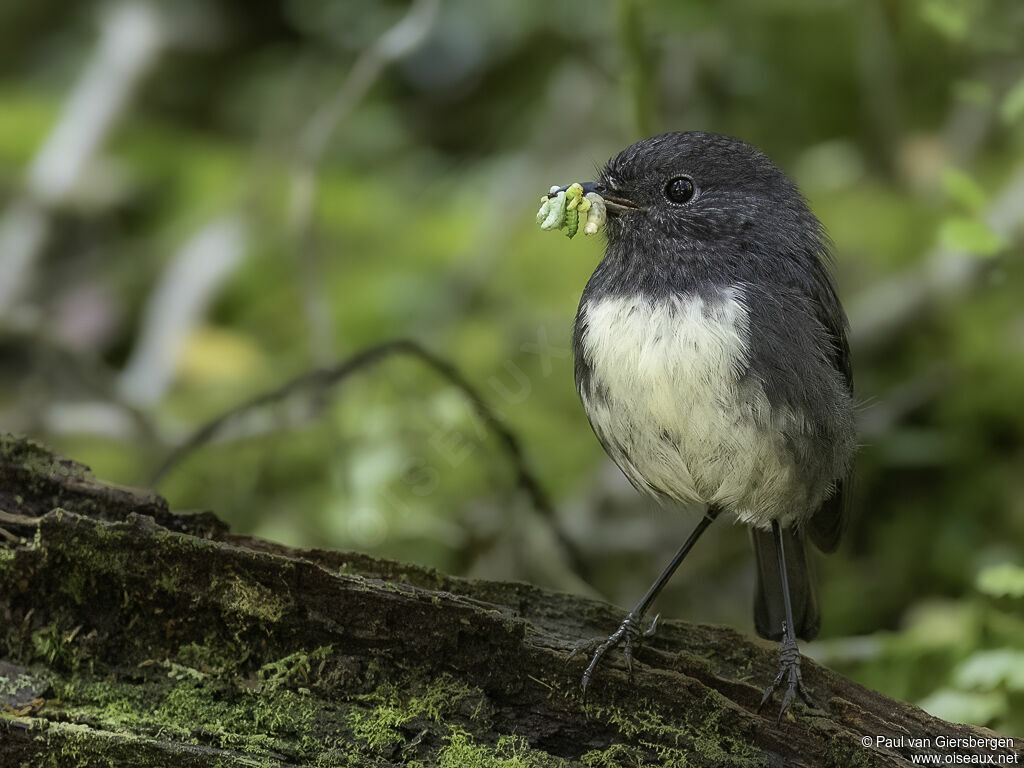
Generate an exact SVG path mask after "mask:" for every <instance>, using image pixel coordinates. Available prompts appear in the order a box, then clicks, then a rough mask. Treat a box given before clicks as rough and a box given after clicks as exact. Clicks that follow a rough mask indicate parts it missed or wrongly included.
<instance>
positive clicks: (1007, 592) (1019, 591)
mask: <svg viewBox="0 0 1024 768" xmlns="http://www.w3.org/2000/svg"><path fill="white" fill-rule="evenodd" d="M976 585H977V587H978V591H979V592H982V593H984V594H986V595H992V596H993V597H1024V568H1022V567H1020V566H1019V565H1015V564H1014V563H1002V564H1000V565H990V566H989V567H988V568H985V569H984V570H982V572H981V573H979V574H978V580H977V582H976Z"/></svg>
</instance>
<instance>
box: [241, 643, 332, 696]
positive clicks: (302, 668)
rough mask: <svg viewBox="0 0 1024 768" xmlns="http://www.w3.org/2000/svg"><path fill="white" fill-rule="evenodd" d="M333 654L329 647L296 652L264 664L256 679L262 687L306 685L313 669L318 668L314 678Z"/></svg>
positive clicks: (311, 677) (320, 672)
mask: <svg viewBox="0 0 1024 768" xmlns="http://www.w3.org/2000/svg"><path fill="white" fill-rule="evenodd" d="M333 652H334V647H333V646H330V645H325V646H321V647H320V648H316V649H315V650H312V651H308V652H307V651H296V652H295V653H292V654H289V655H288V656H285V657H284V658H283V659H279V660H278V661H272V662H270V663H268V664H264V665H263V666H262V667H260V670H259V672H257V677H258V678H259V679H260V681H261V682H262V683H263V684H264V686H270V687H273V686H277V685H285V684H292V685H294V684H298V683H308V682H310V681H311V680H312V679H313V667H314V665H316V666H317V667H318V669H317V672H316V677H319V676H320V675H321V674H322V672H323V665H324V664H325V663H326V661H327V660H328V659H329V658H330V656H331V654H332V653H333Z"/></svg>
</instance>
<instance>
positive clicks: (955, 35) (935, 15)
mask: <svg viewBox="0 0 1024 768" xmlns="http://www.w3.org/2000/svg"><path fill="white" fill-rule="evenodd" d="M921 18H922V19H923V20H924V21H925V22H926V23H928V24H930V25H931V26H932V28H934V29H935V30H936V31H937V32H939V34H941V35H944V36H945V37H946V38H948V39H949V40H955V41H960V40H963V39H964V37H965V36H966V35H967V28H968V26H969V22H970V8H969V6H968V5H967V4H966V3H964V2H959V1H958V0H927V1H926V2H925V3H924V4H923V5H922V6H921Z"/></svg>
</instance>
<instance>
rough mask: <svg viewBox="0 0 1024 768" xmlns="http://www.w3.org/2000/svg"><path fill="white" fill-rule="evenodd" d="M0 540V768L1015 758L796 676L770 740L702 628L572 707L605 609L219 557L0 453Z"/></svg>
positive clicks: (890, 705) (200, 531)
mask: <svg viewBox="0 0 1024 768" xmlns="http://www.w3.org/2000/svg"><path fill="white" fill-rule="evenodd" d="M0 527H3V528H4V529H5V530H7V531H8V533H9V536H8V537H7V540H6V541H5V542H2V548H0V623H2V626H0V659H2V661H0V705H2V706H3V711H2V713H0V768H7V767H8V766H11V767H12V768H14V767H15V766H17V767H18V768H20V767H21V766H27V765H48V766H165V765H166V766H175V768H185V767H187V766H197V767H199V766H202V767H204V768H206V767H208V766H209V767H211V768H212V766H221V767H228V766H299V765H303V766H305V765H312V766H363V765H366V766H391V765H422V766H446V767H447V766H488V767H496V766H507V767H508V768H513V767H516V768H527V767H533V766H538V767H539V766H636V765H673V766H684V765H685V766H716V767H718V766H794V767H798V766H837V767H838V766H842V767H843V768H846V767H847V766H906V765H911V760H912V759H913V756H914V755H918V754H925V753H935V754H939V755H945V754H953V753H955V754H956V755H958V756H959V758H960V759H959V761H958V762H960V763H964V762H975V763H977V762H982V761H983V760H984V759H985V758H986V756H990V755H995V756H996V758H995V760H996V762H999V760H1000V759H1002V760H1003V761H1004V763H1005V762H1006V761H1009V760H1012V758H1014V757H1015V756H1016V757H1017V759H1018V761H1019V759H1020V758H1019V756H1020V754H1021V752H1020V748H1021V745H1020V743H1019V742H1018V743H1016V744H1014V745H1011V746H1008V747H1007V746H998V745H994V743H993V740H994V739H998V738H999V737H998V736H997V735H996V734H993V733H992V732H990V731H987V730H985V729H982V728H976V727H973V726H967V725H958V724H952V723H947V722H944V721H941V720H938V719H936V718H934V717H931V716H930V715H928V714H926V713H925V712H923V711H922V710H920V709H918V708H916V707H914V706H911V705H908V704H904V703H900V702H897V701H894V700H892V699H889V698H886V697H885V696H882V695H881V694H878V693H875V692H873V691H870V690H867V689H865V688H863V687H862V686H860V685H857V684H856V683H853V682H851V681H849V680H847V679H845V678H843V677H841V676H839V675H837V674H835V673H833V672H831V671H829V670H828V669H825V668H824V667H821V666H819V665H817V664H815V663H813V662H812V661H810V660H805V662H804V665H803V671H804V678H805V681H806V682H807V683H808V685H809V687H810V689H811V691H812V693H813V695H814V696H815V698H816V700H817V701H818V702H819V703H820V704H821V705H822V706H823V707H824V709H825V711H823V712H815V711H813V710H810V709H807V708H804V707H802V705H797V706H796V707H794V713H793V714H794V717H792V718H786V719H784V720H783V721H782V722H781V723H777V722H776V718H775V712H776V709H775V708H774V707H772V708H771V709H770V710H767V708H766V712H765V713H764V714H763V715H762V714H758V713H757V705H758V703H759V700H760V697H761V688H762V686H763V684H764V683H765V682H766V681H767V680H770V679H771V677H772V676H773V675H774V674H775V671H776V668H777V660H776V648H775V647H774V645H771V644H767V643H763V642H761V641H759V640H754V639H750V638H747V637H744V636H742V635H741V634H739V633H737V632H735V631H734V630H732V629H729V628H726V627H718V626H707V625H695V624H686V623H683V622H678V621H665V622H662V623H661V624H660V625H659V629H658V633H657V634H656V635H655V636H654V637H652V638H650V639H648V640H647V641H646V642H645V643H644V645H643V646H642V647H641V648H640V649H639V651H638V652H637V654H636V660H635V664H634V674H633V676H632V679H630V676H629V675H628V674H627V672H626V670H625V667H624V664H623V662H622V659H621V655H620V654H617V653H613V654H611V655H610V656H609V658H608V660H607V661H606V662H605V664H604V665H603V666H602V668H601V669H600V671H599V673H598V675H597V677H596V678H595V681H594V683H593V684H592V686H591V690H590V692H589V695H588V699H587V701H586V702H584V701H583V700H582V697H581V693H580V686H579V682H580V676H581V672H582V668H583V665H584V664H585V661H584V659H583V658H582V657H577V658H574V659H572V660H571V661H568V662H567V661H566V657H567V655H568V654H569V652H570V650H571V649H572V648H573V647H574V646H576V645H577V644H578V643H579V642H580V641H581V640H584V639H587V638H590V637H592V636H598V635H602V634H607V633H608V632H609V631H611V630H612V629H614V628H615V627H616V626H617V625H618V622H619V621H620V620H621V617H622V611H621V610H620V609H618V608H615V607H613V606H610V605H607V604H603V603H600V602H596V601H594V600H590V599H586V598H582V597H578V596H575V595H570V594H562V593H556V592H551V591H547V590H543V589H539V588H537V587H533V586H530V585H528V584H521V583H503V582H494V581H479V580H469V579H462V578H456V577H452V576H446V575H444V574H441V573H438V572H437V571H434V570H431V569H428V568H421V567H418V566H414V565H409V564H405V563H399V562H393V561H389V560H382V559H377V558H373V557H369V556H367V555H362V554H358V553H352V552H333V551H324V550H298V549H290V548H287V547H284V546H280V545H277V544H274V543H272V542H269V541H264V540H260V539H255V538H251V537H247V536H240V535H234V534H231V533H230V532H229V531H228V529H227V527H226V526H225V525H224V524H223V523H221V522H220V521H219V520H217V518H216V517H215V516H214V515H213V514H212V513H201V514H182V513H175V512H172V511H171V510H169V509H168V507H167V504H166V502H164V500H163V499H161V498H160V497H158V496H155V495H152V494H146V493H140V492H137V491H132V490H128V489H123V488H117V487H114V486H110V485H107V484H104V483H101V482H99V481H97V480H95V479H94V478H93V477H92V476H91V475H90V473H89V471H88V470H87V469H86V468H85V467H83V466H82V465H80V464H77V463H75V462H72V461H69V460H67V459H64V458H61V457H59V456H55V455H53V454H52V453H50V452H49V451H47V450H45V449H44V448H42V447H41V446H39V445H37V444H35V443H32V442H30V441H25V440H19V439H15V438H10V437H4V438H0ZM939 738H947V739H962V740H964V741H963V742H960V743H958V745H957V746H956V747H955V748H948V749H944V748H941V747H939V746H937V745H936V740H937V739H939ZM879 739H883V740H888V741H881V742H879V741H878V740H879ZM920 739H928V740H930V742H929V743H926V742H923V741H915V740H920ZM866 743H868V744H870V746H865V744H866ZM1002 755H1005V756H1007V757H1004V758H1000V757H999V756H1002Z"/></svg>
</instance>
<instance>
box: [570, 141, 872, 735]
mask: <svg viewBox="0 0 1024 768" xmlns="http://www.w3.org/2000/svg"><path fill="white" fill-rule="evenodd" d="M582 186H583V189H584V193H592V192H594V193H597V194H598V195H600V196H601V197H602V198H603V200H604V202H605V205H606V207H607V214H608V219H607V224H606V227H605V235H606V241H607V242H606V248H605V253H604V257H603V258H602V259H601V261H600V262H599V264H598V265H597V267H596V269H595V270H594V272H593V275H592V276H591V277H590V279H589V281H588V282H587V284H586V288H585V289H584V291H583V294H582V296H581V298H580V303H579V309H578V311H577V314H576V319H575V323H574V327H573V335H572V347H573V355H574V374H575V382H576V389H577V391H578V393H579V397H580V400H581V402H582V405H583V409H584V411H585V412H586V415H587V418H588V420H589V422H590V425H591V427H592V428H593V432H594V434H595V435H596V437H597V439H598V441H599V442H600V443H601V445H602V446H603V447H604V450H605V451H606V452H607V454H608V455H609V456H610V457H611V459H612V460H613V461H614V463H615V464H616V465H618V467H619V469H620V470H621V471H622V473H623V474H624V475H625V476H626V478H627V479H628V480H629V482H630V483H631V484H632V485H633V486H634V487H635V488H637V489H638V490H639V491H641V492H644V493H647V494H650V495H652V496H654V497H656V498H658V499H660V500H663V501H667V502H673V503H677V504H680V505H702V507H703V509H704V510H705V512H704V515H703V516H702V517H701V519H700V521H699V522H698V523H697V525H696V527H695V529H694V530H693V533H692V534H691V535H690V536H689V537H688V538H687V540H686V541H685V542H684V543H683V544H682V546H681V547H680V549H679V551H678V552H677V553H676V555H675V557H674V558H673V559H672V561H671V563H670V564H669V565H668V567H667V568H666V569H665V571H664V572H663V573H662V574H661V576H659V577H658V579H657V581H655V583H654V584H652V585H651V587H650V589H649V590H648V592H647V593H646V594H645V595H644V597H643V598H642V599H641V600H640V602H639V603H638V604H637V605H636V607H635V608H634V609H633V610H632V611H630V612H629V614H628V615H627V616H626V618H625V619H624V620H623V622H622V624H621V625H620V626H619V628H618V629H617V630H616V631H615V632H614V633H613V634H612V635H610V636H609V637H608V638H607V639H605V640H603V641H595V642H594V643H593V644H592V645H591V648H594V646H596V649H595V650H594V651H593V656H592V658H591V661H590V664H589V666H588V667H587V669H586V671H585V672H584V675H583V690H584V696H586V690H587V687H588V685H589V684H590V681H591V678H592V676H593V675H594V672H595V670H596V669H597V667H598V665H599V663H600V661H601V659H602V658H603V657H604V656H605V654H606V653H607V652H608V651H609V650H611V649H612V648H614V647H616V646H618V645H620V644H622V645H623V651H624V654H625V660H626V664H627V667H628V669H629V670H630V672H632V649H633V647H634V645H635V644H636V643H638V641H639V638H640V637H641V636H642V635H644V634H648V633H649V632H651V631H653V630H654V624H656V623H657V617H656V618H655V621H654V624H652V625H651V627H650V629H649V630H647V631H644V630H643V628H642V622H643V620H644V616H645V614H646V613H647V611H648V609H649V608H650V607H651V604H652V603H653V602H654V599H655V598H656V597H657V595H658V593H659V592H660V591H661V589H662V588H663V587H664V585H665V584H666V583H667V582H668V580H669V579H670V578H671V577H672V575H673V574H674V573H675V571H676V569H677V568H678V567H679V565H680V563H681V562H682V561H683V559H684V558H685V557H686V555H687V553H688V552H689V551H690V550H691V548H692V547H693V546H694V544H695V543H696V542H697V540H698V539H699V538H700V536H701V535H702V534H703V532H704V531H705V530H706V529H707V527H708V526H709V525H710V524H711V523H712V522H713V521H714V520H715V519H716V518H718V517H719V516H720V515H722V514H723V513H724V514H725V515H726V516H732V517H733V518H734V519H735V520H736V521H738V522H739V523H742V524H744V525H746V526H748V527H749V529H750V532H751V534H750V535H751V540H752V543H753V549H754V554H755V560H756V566H757V567H756V585H755V597H754V624H755V628H756V631H757V633H758V634H759V635H760V636H762V637H764V638H767V639H770V640H776V641H779V643H780V645H779V672H778V675H777V676H776V677H775V679H774V680H773V681H771V683H770V684H769V685H768V686H767V687H766V688H765V689H764V693H763V696H762V699H761V705H760V707H759V708H758V710H759V711H760V710H761V709H762V708H763V707H764V705H765V704H766V703H767V702H768V701H769V700H770V699H771V698H772V697H773V695H774V694H775V692H776V691H779V692H780V694H781V695H782V700H781V706H780V710H779V720H780V721H781V718H782V716H783V714H784V713H785V712H786V711H787V710H789V708H790V707H791V705H792V703H793V702H794V701H795V699H796V697H797V696H798V695H799V696H800V698H801V699H802V700H803V701H804V702H805V703H806V704H807V705H808V706H810V707H812V708H813V707H814V703H813V700H812V698H811V697H810V695H809V693H808V691H807V689H806V687H805V685H804V682H803V678H802V675H801V672H800V652H799V646H798V642H797V640H798V638H799V639H800V640H811V639H813V638H814V637H815V636H816V635H817V633H818V630H819V627H820V623H821V610H820V606H819V603H818V599H817V596H816V589H815V584H814V583H813V581H812V579H811V574H810V572H809V566H808V556H807V549H808V545H809V544H813V545H814V546H815V547H817V548H818V549H819V550H821V551H823V552H832V551H834V550H835V549H836V548H837V546H838V544H839V541H840V538H841V536H842V533H843V530H844V528H845V526H846V521H847V518H848V509H849V504H848V496H849V490H850V482H851V472H852V465H853V456H854V453H855V451H856V434H855V426H854V400H853V374H852V368H851V361H850V350H849V344H848V341H847V332H848V323H847V319H846V315H845V313H844V311H843V307H842V305H841V303H840V300H839V298H838V294H837V291H836V287H835V283H834V280H833V277H832V274H831V272H832V256H831V250H832V245H831V241H830V239H829V237H828V235H827V233H826V232H825V229H824V227H823V226H822V224H821V223H820V221H819V220H818V219H817V218H816V217H815V215H814V214H813V213H812V212H811V210H810V208H809V206H808V204H807V202H806V201H805V199H804V197H803V196H802V195H801V193H800V191H799V190H798V188H797V186H796V185H795V183H794V182H793V181H792V180H791V179H790V178H789V177H788V176H787V175H786V174H785V173H784V172H783V171H781V170H780V169H779V167H778V166H777V165H776V164H775V163H774V162H772V160H770V159H769V158H768V156H767V155H766V154H765V153H764V152H762V151H761V150H759V149H757V148H756V147H754V146H752V145H751V144H748V143H746V142H744V141H742V140H740V139H737V138H733V137H730V136H724V135H720V134H716V133H709V132H704V131H676V132H671V133H665V134H662V135H659V136H654V137H651V138H648V139H644V140H642V141H639V142H637V143H635V144H633V145H631V146H629V147H627V148H626V149H624V150H622V151H621V152H620V153H619V154H618V155H616V156H615V157H613V158H611V159H610V160H609V161H608V163H607V164H606V165H605V166H604V168H603V169H602V170H601V171H600V172H599V174H598V178H597V180H596V181H593V182H587V183H585V184H583V185H582ZM562 189H563V190H564V189H567V188H562ZM557 191H558V190H557V189H553V190H552V195H553V194H555V193H556V192H557Z"/></svg>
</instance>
